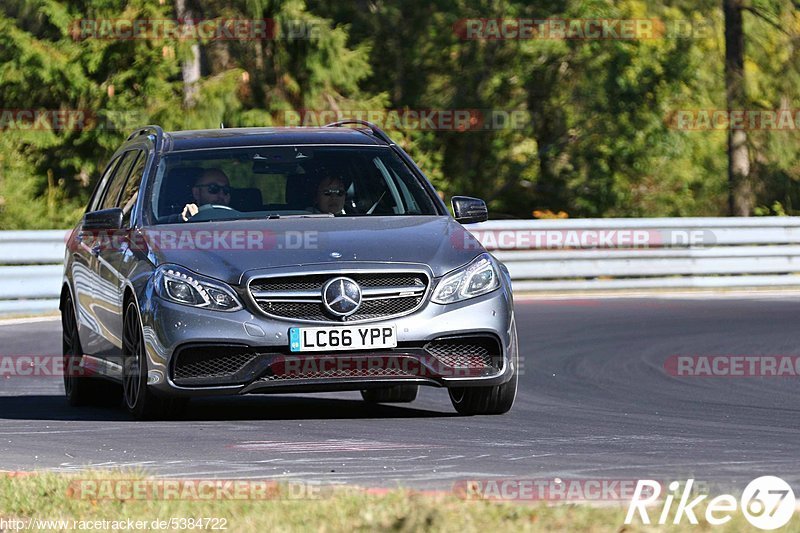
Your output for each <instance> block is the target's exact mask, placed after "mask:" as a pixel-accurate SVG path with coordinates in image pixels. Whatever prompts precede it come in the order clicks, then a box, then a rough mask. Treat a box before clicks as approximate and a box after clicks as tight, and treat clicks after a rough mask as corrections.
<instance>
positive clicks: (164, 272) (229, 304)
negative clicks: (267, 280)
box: [155, 265, 242, 311]
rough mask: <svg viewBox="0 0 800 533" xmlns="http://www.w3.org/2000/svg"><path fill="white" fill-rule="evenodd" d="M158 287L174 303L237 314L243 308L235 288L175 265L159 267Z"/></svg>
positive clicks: (156, 284)
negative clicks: (234, 290) (235, 312)
mask: <svg viewBox="0 0 800 533" xmlns="http://www.w3.org/2000/svg"><path fill="white" fill-rule="evenodd" d="M155 286H156V293H157V294H158V295H159V296H161V297H162V298H164V299H165V300H169V301H171V302H175V303H179V304H183V305H190V306H192V307H204V308H207V309H214V310H215V311H238V310H239V309H241V308H242V304H241V303H239V299H238V298H237V297H236V294H235V293H234V292H233V289H231V288H230V287H228V286H227V285H225V284H224V283H222V282H221V281H215V280H212V279H210V278H206V277H205V276H201V275H200V274H196V273H194V272H192V271H191V270H187V269H185V268H181V267H178V266H176V265H162V266H160V267H158V269H157V270H156V274H155Z"/></svg>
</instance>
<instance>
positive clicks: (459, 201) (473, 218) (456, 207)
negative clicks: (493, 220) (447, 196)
mask: <svg viewBox="0 0 800 533" xmlns="http://www.w3.org/2000/svg"><path fill="white" fill-rule="evenodd" d="M451 203H452V205H453V214H454V215H455V219H456V222H460V223H462V224H472V223H475V222H486V221H487V220H488V219H489V210H488V209H487V208H486V202H484V201H483V200H481V199H479V198H470V197H469V196H453V199H452V200H451Z"/></svg>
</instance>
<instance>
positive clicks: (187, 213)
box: [181, 204, 198, 222]
mask: <svg viewBox="0 0 800 533" xmlns="http://www.w3.org/2000/svg"><path fill="white" fill-rule="evenodd" d="M197 211H198V208H197V205H196V204H186V206H185V207H184V208H183V211H181V218H182V219H183V220H184V222H185V221H187V220H189V218H191V217H193V216H195V215H196V214H197Z"/></svg>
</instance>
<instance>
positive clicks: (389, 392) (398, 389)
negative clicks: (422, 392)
mask: <svg viewBox="0 0 800 533" xmlns="http://www.w3.org/2000/svg"><path fill="white" fill-rule="evenodd" d="M418 390H419V385H408V384H402V385H394V386H392V387H384V388H380V389H365V390H362V391H361V397H362V398H364V401H367V402H369V403H409V402H413V401H414V400H416V399H417V391H418Z"/></svg>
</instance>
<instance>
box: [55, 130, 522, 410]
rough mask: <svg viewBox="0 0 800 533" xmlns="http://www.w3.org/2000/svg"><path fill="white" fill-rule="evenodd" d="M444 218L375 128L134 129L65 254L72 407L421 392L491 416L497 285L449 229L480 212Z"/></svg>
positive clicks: (510, 378)
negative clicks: (437, 390)
mask: <svg viewBox="0 0 800 533" xmlns="http://www.w3.org/2000/svg"><path fill="white" fill-rule="evenodd" d="M352 125H357V127H351V126H352ZM452 208H453V213H454V217H451V216H450V214H449V213H448V210H447V207H446V205H445V204H444V203H443V202H442V201H441V199H440V198H439V196H438V195H437V193H436V191H435V190H434V188H433V186H432V185H431V184H430V182H429V181H428V180H427V179H426V178H425V176H424V175H423V173H422V172H421V171H420V169H419V168H418V167H417V166H416V165H415V164H414V162H413V161H412V160H411V158H410V157H409V156H408V155H407V154H406V153H405V152H404V151H403V150H402V149H401V148H400V147H399V146H397V145H396V144H395V143H394V142H392V140H391V139H390V138H389V137H388V136H387V135H386V134H385V133H384V132H382V131H381V130H380V129H378V128H377V127H375V126H373V125H372V124H369V123H365V122H360V121H344V122H339V123H336V124H331V125H330V126H326V127H322V128H243V129H219V130H203V131H179V132H172V133H165V132H163V131H162V129H161V128H159V127H157V126H148V127H145V128H141V129H139V130H137V131H135V132H134V133H133V134H131V135H130V137H128V139H127V141H126V142H125V143H124V144H123V145H122V146H121V147H120V148H119V150H118V151H117V152H116V153H115V154H114V156H113V158H112V159H111V162H110V163H109V165H108V167H107V168H106V169H105V172H104V173H103V175H102V177H101V179H100V181H99V183H98V185H97V188H96V190H95V191H94V193H93V195H92V198H91V200H90V202H89V205H88V207H87V209H86V213H85V215H84V216H83V218H82V220H81V222H80V223H79V224H78V226H77V227H76V228H75V229H74V230H73V231H72V233H71V235H70V236H69V239H68V242H67V249H66V261H65V270H64V280H63V287H62V291H61V314H62V326H63V350H64V352H63V353H64V362H65V365H64V368H65V372H64V386H65V390H66V395H67V398H68V400H69V402H70V403H72V404H76V405H77V404H81V403H84V402H89V401H97V400H101V401H116V402H119V401H120V392H121V396H122V399H123V401H124V404H125V406H126V407H127V409H128V410H129V411H130V412H131V413H132V414H133V415H134V416H135V417H137V418H153V417H162V416H168V415H174V414H175V413H177V412H179V411H180V410H181V408H183V407H184V406H185V405H186V403H187V402H188V401H189V399H190V398H192V397H196V396H210V395H225V394H228V395H231V394H232V395H239V394H258V393H285V392H323V391H348V390H351V391H361V395H362V397H363V398H364V400H365V401H367V402H410V401H413V400H414V399H415V398H416V395H417V389H418V387H419V385H429V386H434V387H445V388H447V391H448V393H449V395H450V399H451V401H452V403H453V405H454V406H455V408H456V410H457V411H458V412H459V413H462V414H499V413H505V412H507V411H508V410H509V409H510V408H511V406H512V404H513V403H514V397H515V395H516V389H517V372H518V360H519V356H518V352H519V348H518V345H517V333H516V327H515V323H514V309H513V300H512V294H511V282H510V278H509V275H508V271H507V269H506V268H505V266H503V265H502V264H501V263H500V262H498V261H497V260H496V259H495V258H494V257H492V256H491V255H490V254H488V253H487V252H486V251H485V250H484V249H483V247H482V246H481V245H480V243H479V242H477V240H475V239H474V238H473V237H472V235H471V234H470V233H468V232H467V231H466V230H465V229H464V228H463V226H462V224H468V223H474V222H481V221H484V220H486V218H487V211H486V205H485V203H484V202H483V201H481V200H477V199H474V198H468V197H454V198H453V200H452ZM109 382H111V383H116V385H113V384H110V383H109Z"/></svg>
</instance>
